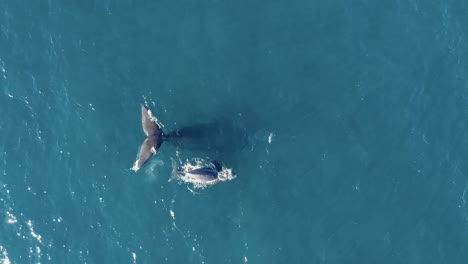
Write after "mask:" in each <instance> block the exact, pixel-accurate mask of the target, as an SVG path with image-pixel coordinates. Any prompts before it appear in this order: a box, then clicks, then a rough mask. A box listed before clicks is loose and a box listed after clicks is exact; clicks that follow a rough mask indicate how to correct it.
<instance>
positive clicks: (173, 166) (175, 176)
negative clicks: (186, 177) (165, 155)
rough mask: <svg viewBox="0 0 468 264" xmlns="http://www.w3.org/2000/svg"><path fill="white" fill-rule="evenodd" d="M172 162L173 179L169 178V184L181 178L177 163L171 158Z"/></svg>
mask: <svg viewBox="0 0 468 264" xmlns="http://www.w3.org/2000/svg"><path fill="white" fill-rule="evenodd" d="M171 162H172V172H171V177H169V182H170V181H173V180H175V179H177V178H178V177H179V168H178V167H177V162H176V161H175V160H174V159H173V158H171Z"/></svg>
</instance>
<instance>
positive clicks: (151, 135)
mask: <svg viewBox="0 0 468 264" xmlns="http://www.w3.org/2000/svg"><path fill="white" fill-rule="evenodd" d="M141 124H142V127H143V132H144V133H145V135H146V138H145V140H144V141H143V143H142V144H141V146H140V153H139V154H138V159H137V160H136V161H135V163H134V164H133V167H132V170H134V171H138V170H139V169H140V168H141V167H142V166H143V165H144V164H145V163H146V162H147V161H148V160H149V159H150V158H151V157H152V156H153V155H154V154H156V152H157V151H158V150H159V148H160V147H161V144H162V142H163V132H162V130H161V126H160V125H159V123H158V120H157V119H156V117H154V116H153V114H152V113H151V110H149V109H148V108H147V107H146V106H144V105H143V104H142V105H141Z"/></svg>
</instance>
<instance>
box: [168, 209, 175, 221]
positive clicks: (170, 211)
mask: <svg viewBox="0 0 468 264" xmlns="http://www.w3.org/2000/svg"><path fill="white" fill-rule="evenodd" d="M169 213H170V214H171V217H172V220H175V214H174V211H172V210H169Z"/></svg>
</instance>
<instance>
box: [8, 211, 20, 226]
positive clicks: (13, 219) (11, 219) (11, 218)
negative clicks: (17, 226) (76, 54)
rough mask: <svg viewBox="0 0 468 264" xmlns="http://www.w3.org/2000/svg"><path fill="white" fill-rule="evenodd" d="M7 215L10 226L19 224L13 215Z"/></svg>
mask: <svg viewBox="0 0 468 264" xmlns="http://www.w3.org/2000/svg"><path fill="white" fill-rule="evenodd" d="M6 214H7V217H8V219H7V223H8V224H14V223H16V222H18V221H17V220H16V217H15V216H14V215H13V214H12V213H10V212H8V211H7V212H6Z"/></svg>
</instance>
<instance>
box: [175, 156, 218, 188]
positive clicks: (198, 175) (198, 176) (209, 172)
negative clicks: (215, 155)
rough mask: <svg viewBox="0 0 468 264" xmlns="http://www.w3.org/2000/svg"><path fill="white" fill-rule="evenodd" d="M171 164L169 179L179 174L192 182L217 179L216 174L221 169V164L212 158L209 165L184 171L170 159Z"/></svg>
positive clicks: (206, 181) (207, 181) (205, 181)
mask: <svg viewBox="0 0 468 264" xmlns="http://www.w3.org/2000/svg"><path fill="white" fill-rule="evenodd" d="M172 166H173V175H172V176H171V180H172V179H173V178H175V177H176V176H177V175H181V176H182V177H184V178H185V179H187V180H189V181H194V182H200V183H209V182H213V181H216V180H218V174H219V172H220V171H221V170H222V166H221V164H219V162H217V161H215V160H213V161H211V164H210V166H208V167H203V168H198V169H193V170H188V171H184V170H182V169H181V168H178V167H177V166H176V164H175V161H174V160H172Z"/></svg>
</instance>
